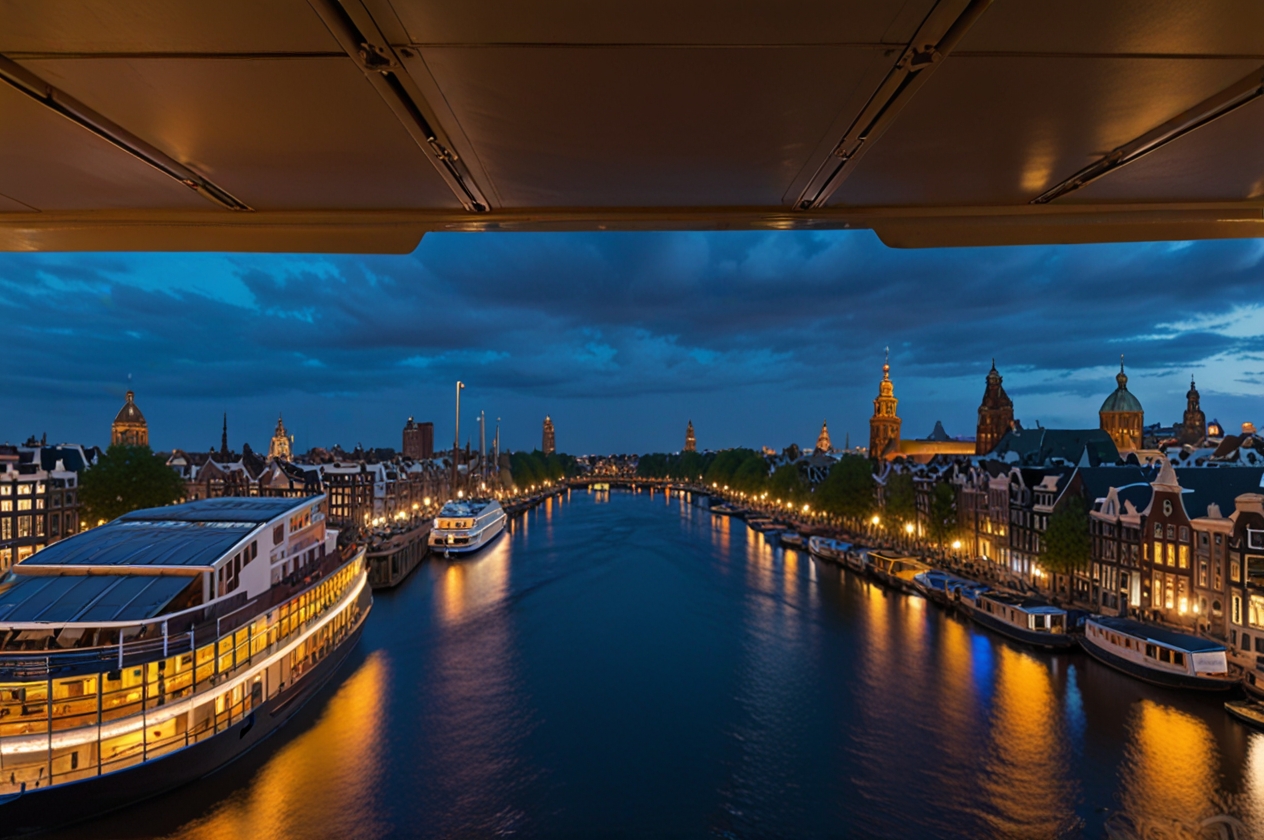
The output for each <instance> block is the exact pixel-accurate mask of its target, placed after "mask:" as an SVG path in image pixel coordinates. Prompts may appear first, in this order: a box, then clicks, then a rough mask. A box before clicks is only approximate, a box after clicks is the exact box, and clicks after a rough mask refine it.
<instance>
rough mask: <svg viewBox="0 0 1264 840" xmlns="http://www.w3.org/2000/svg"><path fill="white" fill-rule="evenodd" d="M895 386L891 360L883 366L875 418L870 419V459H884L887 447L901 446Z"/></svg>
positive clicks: (874, 412) (874, 402) (874, 405)
mask: <svg viewBox="0 0 1264 840" xmlns="http://www.w3.org/2000/svg"><path fill="white" fill-rule="evenodd" d="M898 403H899V401H898V400H896V398H895V385H893V384H892V383H891V358H890V356H889V355H888V356H887V359H886V361H885V362H883V364H882V381H881V382H879V383H878V396H877V399H875V400H874V401H873V417H871V418H869V457H870V458H882V456H883V454H884V453H885V452H886V451H887V447H888V446H889V445H890V444H891V443H892V442H894V444H895V447H896V448H897V449H898V448H899V446H900V418H899V417H897V416H896V414H895V408H896V405H897V404H898Z"/></svg>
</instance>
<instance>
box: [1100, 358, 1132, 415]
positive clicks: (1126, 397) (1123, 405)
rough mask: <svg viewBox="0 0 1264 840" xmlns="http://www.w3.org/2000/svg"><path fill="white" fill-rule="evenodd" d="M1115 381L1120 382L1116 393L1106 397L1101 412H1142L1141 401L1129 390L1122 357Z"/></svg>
mask: <svg viewBox="0 0 1264 840" xmlns="http://www.w3.org/2000/svg"><path fill="white" fill-rule="evenodd" d="M1115 382H1117V383H1118V384H1119V387H1118V388H1116V389H1115V393H1113V394H1111V395H1110V396H1109V397H1107V398H1106V402H1104V403H1102V407H1101V409H1100V413H1102V414H1106V413H1108V412H1121V411H1131V412H1136V413H1138V414H1140V413H1141V403H1140V401H1138V400H1137V398H1136V397H1134V396H1133V395H1132V392H1131V391H1129V390H1128V374H1126V373H1124V363H1123V360H1122V359H1121V360H1120V362H1119V373H1117V374H1115Z"/></svg>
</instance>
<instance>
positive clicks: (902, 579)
mask: <svg viewBox="0 0 1264 840" xmlns="http://www.w3.org/2000/svg"><path fill="white" fill-rule="evenodd" d="M930 570H931V569H930V566H928V565H926V564H925V563H923V562H922V561H921V560H918V559H917V558H916V557H908V556H905V555H895V554H884V553H882V552H880V551H871V552H869V573H870V574H872V575H873V576H874V577H875V578H877V579H878V581H879V582H881V583H884V584H886V585H887V586H889V587H891V588H892V589H897V590H899V591H901V592H908V593H910V594H913V593H916V592H917V591H918V590H917V587H916V586H915V585H914V583H913V578H915V577H917V576H918V575H919V574H921V573H922V572H929V571H930Z"/></svg>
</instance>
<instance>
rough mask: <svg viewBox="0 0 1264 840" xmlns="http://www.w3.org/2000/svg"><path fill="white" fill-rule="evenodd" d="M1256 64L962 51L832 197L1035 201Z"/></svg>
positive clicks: (855, 201) (851, 201)
mask: <svg viewBox="0 0 1264 840" xmlns="http://www.w3.org/2000/svg"><path fill="white" fill-rule="evenodd" d="M1256 66H1258V62H1256V61H1255V60H1253V59H1235V60H1219V61H1212V60H1205V59H1135V58H1134V59H1123V58H1052V57H988V58H983V57H960V56H957V55H953V56H952V57H950V58H949V59H948V60H947V61H946V62H944V64H943V65H942V66H941V67H939V68H938V69H937V70H936V72H935V75H934V76H932V77H931V79H930V80H929V81H928V82H927V83H926V85H925V86H924V87H923V88H922V89H921V90H919V91H918V93H917V95H916V96H914V97H913V99H912V100H911V101H910V102H909V104H908V106H907V107H906V108H905V109H904V111H902V112H901V113H900V116H899V118H898V119H897V120H896V122H895V124H894V125H893V126H892V127H891V128H890V129H889V130H888V131H887V132H886V133H885V134H883V135H882V136H881V138H879V140H878V141H877V143H876V144H875V145H874V147H873V148H872V149H871V150H870V151H869V152H868V153H867V154H866V155H865V156H864V157H863V158H862V159H861V160H860V161H859V163H858V165H857V166H856V169H855V171H854V172H853V173H852V174H851V175H850V176H849V177H848V178H847V180H846V181H845V182H844V183H843V184H842V186H841V188H840V189H839V190H838V192H837V193H835V195H834V199H833V201H832V202H831V204H833V205H835V206H837V205H853V206H854V205H912V204H926V205H932V206H934V205H938V206H944V205H952V204H962V205H987V204H1005V203H1012V204H1020V205H1021V204H1026V203H1027V202H1028V201H1030V200H1031V199H1032V198H1035V197H1036V196H1038V195H1040V194H1041V193H1042V192H1044V191H1045V190H1047V189H1049V188H1050V187H1052V186H1054V185H1056V184H1058V183H1060V182H1062V181H1063V180H1064V179H1065V178H1067V177H1069V176H1070V175H1072V174H1074V173H1075V172H1077V171H1079V170H1080V169H1082V168H1083V167H1084V166H1086V165H1088V164H1089V163H1091V162H1092V161H1094V160H1096V159H1098V158H1099V157H1101V156H1102V155H1104V154H1106V153H1107V152H1109V151H1110V150H1111V149H1113V148H1115V147H1116V146H1119V145H1121V144H1123V143H1125V142H1127V141H1129V140H1131V139H1133V138H1134V137H1137V136H1138V135H1141V134H1143V133H1145V132H1146V131H1149V130H1150V129H1152V128H1154V127H1155V126H1157V125H1159V124H1161V123H1162V122H1164V121H1165V120H1167V119H1169V118H1171V117H1173V116H1175V115H1176V114H1179V113H1180V112H1181V111H1184V110H1186V109H1187V108H1190V107H1192V106H1193V105H1195V104H1197V103H1198V102H1200V101H1201V100H1203V99H1205V98H1206V97H1208V96H1210V95H1211V94H1213V93H1215V92H1217V91H1219V90H1221V89H1223V88H1225V87H1227V86H1229V85H1231V84H1233V83H1234V82H1236V81H1238V80H1239V79H1240V78H1242V76H1243V75H1245V74H1246V73H1247V72H1248V71H1250V70H1252V69H1253V68H1254V67H1256Z"/></svg>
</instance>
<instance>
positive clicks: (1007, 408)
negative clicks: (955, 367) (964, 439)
mask: <svg viewBox="0 0 1264 840" xmlns="http://www.w3.org/2000/svg"><path fill="white" fill-rule="evenodd" d="M1013 427H1014V402H1013V400H1011V399H1010V398H1009V394H1007V393H1005V389H1004V388H1003V387H1001V375H1000V374H999V373H998V372H997V370H996V359H993V360H992V369H991V370H990V371H988V375H987V387H986V388H984V390H983V402H982V403H980V404H979V425H978V428H977V430H976V431H975V435H974V454H975V455H986V454H988V453H989V452H991V451H992V450H993V449H995V448H996V445H997V444H998V443H1000V442H1001V438H1003V437H1005V433H1006V432H1008V431H1009V430H1010V429H1012V428H1013Z"/></svg>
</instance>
